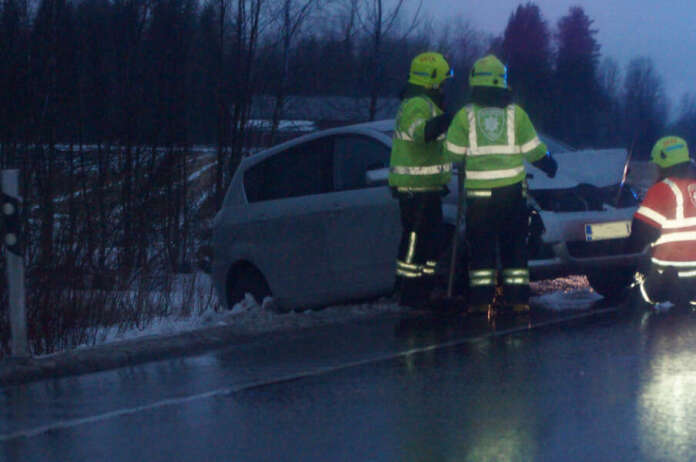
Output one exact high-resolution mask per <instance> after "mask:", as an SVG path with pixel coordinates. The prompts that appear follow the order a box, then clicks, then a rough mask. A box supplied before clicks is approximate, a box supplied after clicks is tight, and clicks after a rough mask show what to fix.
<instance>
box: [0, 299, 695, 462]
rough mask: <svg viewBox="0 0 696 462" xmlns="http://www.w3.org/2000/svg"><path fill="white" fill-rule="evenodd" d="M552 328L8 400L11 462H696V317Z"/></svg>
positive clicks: (307, 350) (39, 386) (212, 367)
mask: <svg viewBox="0 0 696 462" xmlns="http://www.w3.org/2000/svg"><path fill="white" fill-rule="evenodd" d="M574 316H577V314H575V315H574ZM540 323H547V325H546V326H545V327H536V328H534V329H527V327H528V324H530V323H529V322H527V321H524V320H517V321H508V322H503V323H499V324H498V325H497V326H496V330H495V331H491V329H490V328H489V327H488V326H486V323H485V321H483V320H479V321H467V320H463V319H450V320H446V321H432V320H423V319H415V320H414V319H407V320H400V319H398V318H397V317H395V316H392V317H384V318H381V319H379V320H373V321H370V322H359V323H352V324H348V325H341V326H332V327H326V328H322V329H316V330H313V331H311V332H297V333H294V334H293V335H292V336H287V335H285V336H283V335H276V336H272V337H271V336H269V337H267V338H264V339H263V340H262V341H259V342H258V343H255V344H250V345H244V346H234V347H230V348H228V349H226V350H223V351H219V352H215V353H210V354H207V355H203V356H199V357H192V358H182V359H176V360H170V361H163V362H158V363H152V364H147V365H143V366H138V367H133V368H128V369H122V370H117V371H111V372H103V373H99V374H92V375H88V376H83V377H72V378H65V379H60V380H53V381H47V382H41V383H35V384H31V385H26V386H21V387H12V388H8V389H4V390H1V391H0V460H2V461H5V460H7V461H14V460H17V461H19V460H21V461H43V460H71V461H78V460H100V461H102V460H128V461H139V460H147V461H152V462H155V461H172V460H182V461H184V460H186V461H189V460H230V461H231V460H234V461H266V460H270V461H285V460H287V461H297V460H302V461H327V460H330V461H333V460H341V461H342V460H346V461H365V460H370V461H411V460H412V461H489V460H490V461H494V460H496V461H497V460H501V461H502V460H504V461H512V460H542V461H543V460H548V461H556V460H564V461H565V460H570V461H576V460H577V461H588V460H592V461H597V460H611V461H616V460H631V461H642V460H645V461H648V460H664V461H671V460H674V461H684V460H696V438H694V436H696V393H694V392H693V390H694V389H695V388H694V387H696V313H695V314H693V315H692V314H691V313H685V312H684V313H679V312H672V313H666V314H661V315H643V314H641V313H631V312H622V311H619V312H617V311H615V310H613V309H609V310H605V311H602V312H600V313H598V314H595V315H593V316H586V315H582V316H581V317H580V318H579V319H575V320H574V321H565V322H560V323H559V322H558V320H557V319H555V318H543V319H537V320H534V321H533V322H532V323H531V324H533V325H535V326H538V325H539V324H540Z"/></svg>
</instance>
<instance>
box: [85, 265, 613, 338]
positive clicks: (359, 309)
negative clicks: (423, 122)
mask: <svg viewBox="0 0 696 462" xmlns="http://www.w3.org/2000/svg"><path fill="white" fill-rule="evenodd" d="M200 276H201V277H200V278H198V281H199V282H198V287H197V289H196V291H197V293H198V294H199V295H200V296H199V297H198V298H197V299H196V300H194V301H193V302H192V303H193V306H191V307H187V309H186V310H185V313H173V314H171V315H169V316H166V317H159V318H155V319H153V320H152V321H151V322H149V323H148V324H147V325H145V326H141V327H137V328H130V329H121V328H118V327H109V328H103V329H101V330H100V331H99V332H98V333H97V335H96V344H97V345H101V344H111V343H116V342H123V341H127V340H132V339H138V338H143V337H158V336H168V335H175V334H177V333H182V332H190V331H195V330H197V329H204V328H209V327H215V326H228V327H230V328H233V329H235V330H236V331H237V333H239V334H246V335H249V334H251V335H253V334H261V333H267V332H277V331H293V330H299V329H306V328H311V327H316V326H322V325H328V324H339V323H343V322H348V321H353V320H358V319H369V318H371V317H375V316H378V315H382V314H387V313H399V312H401V311H403V310H404V308H403V307H401V306H399V305H398V304H396V303H394V302H393V301H392V300H390V299H388V298H383V299H379V300H375V301H371V302H366V303H360V304H351V305H336V306H330V307H326V308H323V309H321V310H306V311H303V312H290V313H278V312H277V311H276V310H275V309H274V302H273V300H272V299H271V298H266V299H264V300H263V301H260V302H259V301H257V300H254V298H253V297H252V296H251V295H248V294H247V297H246V298H245V299H244V300H243V301H241V302H240V303H237V304H236V305H235V306H234V307H233V308H232V310H229V311H228V310H221V309H220V307H219V305H218V304H217V303H210V302H209V300H208V301H205V302H201V300H206V297H205V294H210V293H211V286H210V280H209V279H208V278H207V277H206V276H205V275H203V274H201V275H200ZM532 292H533V294H534V295H533V296H532V298H531V302H532V304H533V305H534V306H536V307H539V308H542V309H548V310H556V311H567V310H583V309H587V308H589V307H590V306H591V305H592V304H593V303H594V302H596V301H597V300H599V299H601V298H602V297H601V296H600V295H598V294H597V293H595V292H594V291H593V290H592V289H591V288H590V287H589V284H588V282H587V279H586V278H585V277H584V276H569V277H565V278H558V279H553V280H546V281H539V282H534V283H532ZM202 303H204V304H202ZM86 347H88V345H83V346H82V347H81V348H86Z"/></svg>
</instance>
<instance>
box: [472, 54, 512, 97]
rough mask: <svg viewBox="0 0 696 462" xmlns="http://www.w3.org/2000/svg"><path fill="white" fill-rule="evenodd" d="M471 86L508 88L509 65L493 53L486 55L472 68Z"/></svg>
mask: <svg viewBox="0 0 696 462" xmlns="http://www.w3.org/2000/svg"><path fill="white" fill-rule="evenodd" d="M469 86H470V87H494V88H503V89H505V88H508V81H507V67H506V66H505V65H504V64H503V63H502V62H500V60H499V59H498V58H496V57H495V56H493V55H488V56H484V57H483V58H481V59H479V60H477V61H476V62H475V63H474V65H473V67H472V68H471V73H470V74H469Z"/></svg>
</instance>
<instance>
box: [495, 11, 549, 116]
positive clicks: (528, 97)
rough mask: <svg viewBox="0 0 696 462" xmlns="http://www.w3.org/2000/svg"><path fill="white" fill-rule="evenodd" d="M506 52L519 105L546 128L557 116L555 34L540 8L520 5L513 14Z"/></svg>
mask: <svg viewBox="0 0 696 462" xmlns="http://www.w3.org/2000/svg"><path fill="white" fill-rule="evenodd" d="M502 53H503V56H502V58H503V60H504V62H505V63H506V64H507V66H508V72H509V83H510V86H511V87H512V91H513V92H514V95H515V97H516V100H517V102H519V103H520V105H521V106H522V107H523V108H524V109H525V110H526V111H527V112H528V113H529V115H530V117H531V119H532V120H533V121H534V123H535V124H536V125H537V128H542V129H543V128H544V127H545V126H546V125H547V123H548V122H550V118H551V117H552V115H553V113H552V107H553V102H552V96H553V95H552V92H551V77H552V69H551V64H552V54H551V34H550V32H549V29H548V26H547V24H546V21H545V20H544V19H543V17H542V15H541V11H540V10H539V7H538V6H537V5H535V4H534V3H531V2H530V3H527V4H525V5H520V6H518V7H517V10H515V12H514V13H512V14H511V15H510V19H509V20H508V24H507V27H506V28H505V33H504V34H503V41H502Z"/></svg>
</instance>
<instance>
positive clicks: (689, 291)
mask: <svg viewBox="0 0 696 462" xmlns="http://www.w3.org/2000/svg"><path fill="white" fill-rule="evenodd" d="M682 271H688V269H682ZM679 272H680V269H679V268H675V267H673V266H666V267H665V266H656V265H653V266H652V267H651V268H650V271H648V274H647V277H646V280H645V283H644V284H643V287H641V292H642V295H643V299H644V300H645V301H646V302H648V303H661V302H667V301H669V302H672V303H674V304H675V305H688V304H689V302H696V279H695V278H693V277H679Z"/></svg>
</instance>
